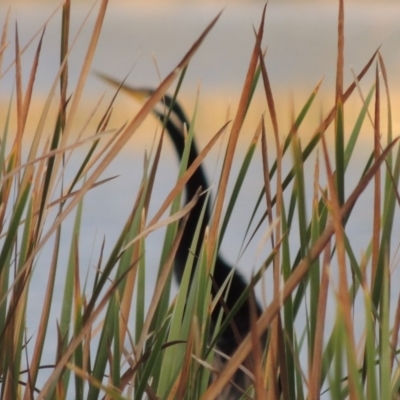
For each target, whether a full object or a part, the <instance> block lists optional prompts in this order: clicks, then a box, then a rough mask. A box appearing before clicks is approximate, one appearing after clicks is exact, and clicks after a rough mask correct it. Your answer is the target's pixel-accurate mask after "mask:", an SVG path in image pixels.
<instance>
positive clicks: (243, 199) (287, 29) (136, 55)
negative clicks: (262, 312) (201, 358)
mask: <svg viewBox="0 0 400 400" xmlns="http://www.w3.org/2000/svg"><path fill="white" fill-rule="evenodd" d="M223 6H224V5H223V4H222V3H218V4H210V3H205V4H203V3H183V4H175V5H173V4H170V3H160V4H157V6H154V5H153V6H150V5H146V4H140V6H135V5H133V4H132V3H128V2H115V3H114V2H110V6H109V12H108V14H107V17H106V20H105V23H104V29H103V33H102V36H101V38H100V43H99V46H98V51H97V53H96V57H95V60H94V64H93V70H97V71H101V72H105V73H107V74H109V75H112V76H115V77H116V78H118V79H123V78H124V77H125V75H126V74H127V73H128V72H129V70H130V69H131V68H132V67H133V69H132V72H131V73H130V76H129V78H128V81H129V82H130V83H131V84H136V85H150V86H155V85H156V84H157V82H159V77H158V73H160V75H161V76H162V77H164V76H165V75H166V74H167V73H168V72H170V71H171V70H172V69H173V68H174V66H175V65H176V64H177V62H178V61H179V60H180V58H181V57H182V56H183V55H184V54H185V52H186V51H187V50H188V49H189V47H190V46H191V44H192V43H193V42H194V41H195V40H196V38H197V37H198V35H199V34H200V33H201V32H202V30H203V29H204V28H205V26H206V25H207V24H208V23H209V22H210V21H211V20H212V18H213V17H214V16H215V15H216V14H217V13H218V12H219V11H220V10H221V9H222V8H223ZM262 7H263V5H262V4H260V3H258V2H255V3H252V4H247V3H246V4H236V3H232V4H229V5H228V6H227V7H226V8H225V9H224V11H223V14H222V16H221V19H220V21H219V22H218V23H217V25H216V27H215V28H214V29H213V31H212V32H211V33H210V35H209V37H208V38H207V39H206V41H205V42H204V45H203V46H202V48H201V49H200V50H199V52H198V54H196V56H195V57H194V59H193V61H192V62H191V65H190V68H189V69H188V72H187V75H186V77H185V82H184V86H183V88H182V99H183V102H184V104H185V106H186V109H187V111H188V114H189V115H191V114H192V112H193V104H194V102H195V96H196V92H197V89H198V86H199V83H200V98H199V115H198V124H196V126H198V127H199V129H198V130H196V131H197V138H198V140H199V142H200V144H201V145H203V144H204V143H205V142H206V141H207V138H208V137H210V134H211V133H214V132H216V131H217V130H218V129H219V127H220V126H221V125H222V124H223V122H224V120H225V112H226V108H227V107H228V104H231V108H232V110H233V112H234V110H235V106H236V104H237V102H238V99H239V95H240V90H241V88H242V85H243V81H244V77H245V74H246V69H247V66H248V62H249V58H250V54H251V51H252V46H253V43H254V33H253V26H256V27H258V25H259V21H260V17H261V12H262ZM6 9H7V7H6V6H5V4H1V3H0V18H1V17H2V16H4V15H5V13H6ZM53 9H54V4H53V2H51V3H50V2H42V3H37V4H32V3H27V4H19V5H16V6H15V7H13V8H12V14H11V15H12V20H11V21H12V22H14V21H15V19H17V21H18V29H19V34H20V36H21V44H22V45H23V44H24V43H26V41H27V40H28V39H29V38H30V37H31V36H32V35H33V33H34V32H36V31H37V30H39V28H40V26H41V24H42V23H43V22H44V21H45V20H46V18H47V17H48V16H49V15H50V14H51V12H52V10H53ZM88 10H89V6H88V5H87V4H79V5H74V6H73V18H72V21H73V27H72V32H73V35H74V34H75V33H76V32H77V30H78V27H79V25H80V24H81V23H82V21H83V19H84V18H85V15H86V13H87V12H88ZM94 15H95V13H93V14H92V16H90V17H89V22H88V23H87V25H86V26H85V27H84V29H83V31H82V36H81V37H80V38H79V40H78V42H77V44H76V47H75V49H74V50H73V52H72V55H71V59H70V63H69V65H70V74H71V76H70V88H73V87H74V83H76V81H77V78H78V76H79V68H80V66H81V64H82V59H83V57H84V54H85V51H86V46H87V41H88V35H89V34H90V32H91V26H92V22H93V19H94ZM59 19H60V13H58V14H57V15H56V16H55V17H54V18H53V19H52V20H51V21H50V22H49V24H48V27H47V29H46V34H45V39H44V43H43V51H42V53H43V55H42V60H41V65H40V68H39V72H38V78H37V83H36V91H35V93H34V96H35V95H36V96H38V97H39V98H42V97H44V96H45V95H46V93H47V92H48V90H49V88H50V86H51V84H52V80H53V79H54V77H55V74H56V72H57V68H58V47H59V33H58V27H59ZM336 20H337V6H336V4H331V3H322V2H321V3H312V2H301V1H298V2H296V3H294V2H293V3H287V2H278V1H271V2H270V4H269V5H268V9H267V18H266V27H265V36H264V46H266V47H268V50H267V57H266V60H267V67H268V69H269V73H270V80H271V84H272V87H273V89H274V93H275V95H276V97H277V99H278V106H279V110H280V114H279V118H280V121H282V125H281V126H285V124H286V125H287V124H288V120H289V117H290V112H289V110H290V101H289V100H290V98H291V96H292V95H293V98H294V104H295V106H296V105H297V108H296V110H297V111H298V110H299V107H300V105H301V104H303V102H304V101H305V99H306V97H307V95H308V93H310V92H311V91H312V89H313V87H314V86H315V84H316V83H317V82H318V81H319V79H320V78H321V77H323V76H324V83H323V86H322V89H321V96H320V98H319V100H317V101H316V103H317V104H318V106H316V108H315V110H314V114H315V119H314V120H313V119H311V120H310V121H309V124H310V125H309V126H310V127H311V126H315V122H316V121H317V120H318V118H319V115H320V113H321V108H322V112H323V113H326V111H327V110H328V109H329V108H330V107H331V105H332V101H331V100H333V90H334V79H335V68H336V41H337V39H336V35H337V28H336V23H337V22H336ZM399 20H400V5H399V4H398V3H397V2H389V3H387V4H386V3H379V5H378V4H373V3H368V5H365V4H364V3H360V4H356V3H351V4H349V5H348V6H347V7H346V53H345V70H346V75H345V82H346V85H347V84H349V83H350V81H351V77H352V75H351V71H350V67H352V68H354V70H355V71H356V72H359V71H360V69H361V68H362V67H363V66H364V65H365V63H366V62H367V61H368V59H369V58H370V57H371V55H372V54H373V52H374V51H375V50H376V49H377V48H378V47H379V46H381V52H382V56H383V58H384V60H385V63H386V66H387V70H388V74H389V82H390V86H391V92H392V95H393V102H394V104H399V101H398V95H399V94H400V74H399V72H398V71H399V67H400V42H399V37H400V24H399V23H398V21H399ZM11 26H13V24H11ZM11 30H13V29H11ZM11 37H13V34H10V38H11ZM10 40H11V46H10V48H11V49H12V48H13V44H12V40H13V39H10ZM12 53H13V52H12V51H8V52H7V55H6V60H5V62H4V66H5V67H6V66H7V65H8V64H9V62H10V61H11V60H12V58H13V57H12ZM33 53H34V46H33V47H32V49H31V48H29V49H28V51H27V52H26V54H25V56H24V57H23V73H24V82H26V81H27V79H28V71H29V69H30V65H31V60H32V54H33ZM154 60H156V64H157V68H156V67H155V61H154ZM157 69H158V71H159V72H158V71H157ZM13 74H14V72H13V71H12V70H11V71H10V72H8V73H7V74H6V75H5V76H4V77H3V78H2V80H1V81H0V84H1V86H0V90H1V92H0V94H1V96H0V99H1V100H6V101H7V100H8V99H9V96H10V95H9V93H10V90H11V89H12V87H13V82H14V75H13ZM373 82H374V71H371V73H370V74H369V75H368V76H367V78H366V80H365V83H364V82H363V83H362V85H361V86H362V88H363V90H364V91H365V92H366V90H368V89H369V88H370V87H371V85H372V84H373ZM71 90H72V89H71ZM104 93H105V97H106V98H107V99H108V101H109V99H111V97H112V95H113V91H112V90H111V89H110V88H109V87H107V86H106V85H105V84H103V83H102V82H101V81H99V79H98V78H96V77H95V76H94V75H91V77H90V78H89V80H88V85H87V92H86V94H85V99H86V100H85V103H84V104H83V105H82V108H83V109H84V110H86V109H85V108H84V107H85V106H86V105H90V104H92V102H94V99H96V98H98V96H100V95H103V94H104ZM261 94H262V91H260V93H259V94H258V96H260V99H262V97H261ZM117 104H119V105H120V106H121V108H122V111H120V113H119V114H117V115H119V117H120V118H121V120H120V121H116V120H114V121H113V122H114V124H115V126H118V124H121V123H122V122H123V121H125V120H127V119H129V118H130V117H131V114H130V113H131V112H133V111H130V110H131V107H132V110H134V109H135V105H134V104H133V103H131V101H130V100H128V99H127V98H124V97H123V96H122V99H120V102H119V103H117ZM351 104H353V106H354V110H355V111H357V110H359V107H360V105H361V101H360V100H359V99H358V98H357V97H355V99H354V100H353V103H351ZM257 107H259V109H258V108H257ZM255 108H256V111H254V120H250V121H248V125H246V127H247V128H246V129H245V130H244V132H243V143H244V145H243V146H240V148H239V150H238V155H237V160H236V163H235V165H234V169H233V170H232V177H233V179H232V180H231V184H232V183H233V182H234V178H235V177H236V174H237V172H238V168H239V167H240V164H241V162H242V159H243V156H244V150H245V149H246V148H247V145H248V143H249V140H250V137H251V136H252V135H253V133H254V130H255V128H256V124H257V121H258V118H259V116H260V115H261V113H262V112H263V111H264V110H265V109H266V105H265V102H262V101H260V103H259V104H258V105H256V106H255ZM255 118H257V120H256V119H255ZM348 118H349V120H350V121H351V120H352V119H354V116H352V115H348ZM383 125H385V121H383ZM149 126H150V127H151V131H150V134H149V133H148V132H147V131H143V132H142V133H141V134H140V138H139V139H138V140H137V141H131V143H130V145H129V146H128V147H127V148H126V149H124V151H123V152H122V153H121V154H120V156H119V157H118V158H117V159H116V160H115V162H114V163H113V164H112V165H111V166H110V168H109V169H108V170H107V171H106V173H105V174H104V177H109V176H114V175H118V178H116V179H115V180H113V181H112V182H109V183H108V184H107V185H106V186H104V187H100V188H97V189H94V190H93V191H92V192H91V193H89V194H88V196H87V197H86V200H85V207H84V219H83V224H82V236H81V266H82V268H83V269H84V270H90V271H91V273H93V270H92V268H93V266H94V265H95V264H96V262H97V257H98V253H99V249H100V246H101V243H102V240H103V238H104V237H106V252H108V251H109V250H110V249H111V246H112V244H113V241H114V240H115V238H116V237H117V235H118V233H119V232H120V229H121V228H122V226H123V223H124V222H125V220H126V218H127V215H128V213H129V211H130V210H131V207H132V203H133V201H134V199H135V195H136V193H137V190H138V187H139V184H140V179H141V176H142V165H143V157H144V151H145V150H146V149H147V150H148V149H149V148H150V146H151V140H152V138H153V136H154V132H155V130H156V122H155V121H150V125H149ZM349 126H350V127H351V124H349ZM394 127H395V129H397V131H396V132H395V134H398V127H399V117H398V116H397V115H395V116H394ZM372 132H373V131H372V129H371V127H370V126H368V125H366V130H365V137H363V140H364V142H365V147H363V148H361V149H358V150H357V154H356V161H355V162H354V163H353V164H352V166H351V167H352V168H353V174H351V175H350V176H349V181H348V182H347V185H348V188H349V191H350V190H351V188H353V187H354V184H355V182H357V179H358V177H359V174H360V173H361V171H362V169H363V167H364V165H365V162H366V160H367V158H368V156H369V154H370V151H371V149H372V147H371V140H372ZM286 133H287V131H285V130H284V129H282V135H284V134H286ZM308 133H309V132H307V131H305V132H304V134H305V135H307V134H308ZM225 143H226V138H225V140H224V141H223V144H225ZM223 148H224V147H222V149H223ZM222 154H223V153H220V152H219V148H218V147H217V148H216V150H215V151H214V152H213V153H212V154H211V155H210V157H208V158H207V161H206V163H205V164H206V169H207V173H208V176H209V178H210V181H211V182H212V183H214V184H215V185H216V183H217V182H218V176H219V171H220V167H221V162H222V158H223V156H222ZM75 157H76V159H72V160H71V162H70V166H71V168H70V170H69V169H67V173H66V176H67V177H71V176H72V174H73V171H74V165H76V164H77V163H78V162H79V161H78V160H80V159H81V157H82V154H81V153H79V152H78V153H77V154H76V156H75ZM288 160H290V158H288ZM176 167H177V162H176V160H175V154H174V153H173V152H172V151H171V146H170V144H169V143H168V142H167V143H166V146H165V151H164V154H163V156H162V159H161V165H160V168H159V174H158V176H157V180H156V183H155V188H154V196H153V199H154V201H153V202H152V205H151V209H150V211H149V215H150V216H151V215H152V214H154V212H155V211H156V210H157V209H158V207H159V206H160V204H161V201H162V200H163V199H164V198H165V196H166V195H167V193H168V192H169V190H171V188H172V187H173V185H174V181H175V176H176V171H177V169H176ZM306 168H307V169H306V170H307V171H308V173H309V175H308V176H307V177H306V178H307V180H308V183H309V185H310V186H309V187H310V192H309V193H308V196H309V199H311V194H312V177H313V168H314V159H313V160H312V161H311V162H309V163H308V164H307V165H306ZM322 171H323V168H321V174H324V172H322ZM262 182H263V177H262V169H261V160H260V157H258V155H257V157H256V160H255V162H254V163H253V165H252V167H251V169H250V171H249V179H247V181H246V183H245V187H244V189H243V193H242V195H241V196H240V198H239V200H238V204H237V207H236V210H237V211H236V212H235V214H234V216H233V218H232V221H231V224H230V226H229V229H228V232H227V235H226V238H225V240H224V243H223V245H222V252H223V254H225V255H226V258H227V259H228V260H229V261H231V262H232V263H237V264H238V267H239V269H240V270H241V271H243V273H244V274H245V275H246V276H250V275H251V273H252V272H253V271H254V269H255V268H257V266H259V264H260V262H261V260H262V259H263V256H265V255H266V254H268V252H267V250H268V249H265V250H264V251H262V252H261V254H260V255H259V256H258V258H257V257H256V256H255V255H256V254H257V251H258V250H257V248H258V244H259V243H260V240H261V237H262V234H263V233H264V232H265V231H266V230H267V226H265V227H264V228H263V229H262V232H261V233H260V235H259V236H258V237H256V238H255V240H254V241H253V242H252V244H251V245H250V246H249V248H248V250H247V251H246V252H245V253H244V254H243V255H242V256H241V257H240V259H239V251H238V249H240V248H241V246H242V243H243V238H244V235H245V231H246V228H247V223H248V221H249V219H250V216H251V213H252V210H253V208H254V205H255V202H256V199H257V197H258V195H259V193H260V190H261V188H262ZM214 193H215V191H214ZM359 204H360V205H359V206H358V207H357V208H356V210H355V213H354V215H353V216H352V218H351V220H350V221H349V225H348V234H349V236H350V237H351V238H353V243H354V250H355V252H356V253H355V254H356V256H357V257H359V256H360V254H361V253H362V251H365V250H366V248H367V246H368V244H369V240H370V232H371V225H372V217H371V210H372V203H371V191H367V192H366V193H365V195H363V196H362V197H361V198H360V203H359ZM72 223H73V221H72V218H71V219H70V220H69V221H67V223H66V227H65V230H64V235H65V239H64V243H65V247H64V248H63V249H62V254H63V256H64V257H65V260H67V257H68V249H69V240H70V235H69V233H68V230H69V228H70V227H71V226H72ZM399 227H400V225H399V224H397V226H396V227H395V232H396V233H397V234H400V232H399ZM292 229H293V230H295V229H296V226H293V227H292ZM398 237H399V236H398ZM162 240H163V231H157V232H155V233H154V234H152V235H150V237H149V240H148V242H147V255H146V258H147V265H148V266H149V271H148V287H149V288H148V294H149V298H150V297H151V290H152V287H153V286H152V284H153V278H154V275H155V271H156V270H157V268H158V260H159V252H160V250H161V246H162ZM397 245H398V240H397V241H396V243H395V246H397ZM49 257H50V252H49V249H44V251H43V253H42V257H41V259H40V262H39V263H38V265H37V267H36V271H35V277H34V280H35V285H34V287H35V289H36V288H37V291H36V290H35V291H33V292H32V296H33V297H34V301H33V302H32V303H30V305H29V307H30V312H29V320H28V325H29V328H28V329H29V332H28V333H29V334H28V336H29V335H31V334H34V333H35V332H36V329H37V316H38V315H39V312H40V310H41V302H42V299H43V284H42V282H46V280H47V274H48V259H49ZM63 279H64V276H63V273H62V272H61V273H60V274H59V276H58V283H57V285H58V286H57V288H59V291H57V292H56V301H55V306H54V310H53V313H54V320H55V319H56V318H58V317H59V309H58V304H59V303H57V301H60V299H61V293H62V287H63V285H62V284H63ZM397 295H398V292H396V293H394V294H393V296H394V297H393V299H394V300H397ZM54 343H55V342H54ZM50 347H51V346H49V353H48V354H47V355H46V356H48V357H49V360H48V361H49V362H51V361H52V360H53V356H54V349H51V348H50Z"/></svg>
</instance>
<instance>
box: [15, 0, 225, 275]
mask: <svg viewBox="0 0 400 400" xmlns="http://www.w3.org/2000/svg"><path fill="white" fill-rule="evenodd" d="M106 4H107V1H106V0H103V1H102V3H101V7H100V10H99V14H98V17H97V20H96V24H95V26H96V27H97V28H96V29H95V30H94V33H93V34H94V35H97V36H98V35H99V26H101V24H102V21H103V19H104V13H105V7H106ZM220 15H221V13H219V14H218V15H217V16H216V17H215V18H214V19H213V21H212V22H211V23H210V24H209V25H208V26H207V28H206V29H205V30H204V32H203V33H202V34H201V35H200V37H199V39H198V40H197V41H196V42H195V43H194V44H193V46H192V47H191V48H190V50H189V51H188V52H187V53H186V55H185V56H184V57H183V59H182V60H181V62H180V63H179V64H178V65H177V67H176V68H175V69H174V71H172V72H171V73H170V74H169V75H167V77H166V78H165V79H164V80H163V82H161V84H160V85H159V86H158V88H157V90H155V91H154V93H153V94H152V95H151V96H150V97H149V99H148V100H147V101H146V103H145V104H144V105H143V107H142V109H141V110H140V111H139V112H138V114H137V115H136V116H135V117H134V119H133V120H132V121H131V122H130V123H129V124H128V126H127V127H126V128H125V129H124V130H123V131H122V133H121V134H120V137H119V138H118V139H116V142H115V143H114V144H113V146H111V148H109V149H108V152H107V153H106V154H105V156H104V159H103V160H102V162H101V163H100V165H98V166H97V168H96V169H95V170H94V171H93V173H92V174H91V175H90V176H89V177H88V178H87V180H86V182H85V183H84V184H83V185H82V187H81V189H80V190H79V191H78V192H77V194H76V196H75V197H74V198H73V199H71V202H70V203H69V204H68V205H67V206H66V207H65V208H64V210H63V211H62V212H61V213H60V214H59V216H58V218H57V220H56V221H55V222H54V223H53V225H52V226H51V227H50V228H49V230H48V231H47V232H46V233H45V234H44V235H43V238H42V240H41V241H40V242H39V243H38V244H37V246H36V247H35V250H34V251H33V252H32V254H31V255H30V257H29V258H28V260H27V262H26V264H25V266H24V268H22V270H21V272H20V273H19V275H18V276H17V277H16V279H15V281H17V280H19V279H20V276H21V273H22V272H23V271H24V270H25V269H26V268H27V265H29V263H30V262H31V261H32V260H33V258H34V257H35V256H36V255H37V253H38V252H39V251H40V250H41V249H42V247H43V246H44V244H45V243H47V241H48V240H49V239H50V237H51V236H52V234H53V233H54V232H55V231H56V229H57V228H58V227H59V226H60V225H61V223H62V222H63V221H64V219H65V218H66V217H67V215H69V214H70V213H71V211H72V210H73V209H74V208H75V207H76V205H77V204H78V203H79V201H81V199H82V198H83V196H84V195H85V193H86V192H87V191H88V190H89V188H90V187H91V186H92V185H93V184H94V183H95V182H96V180H97V179H98V177H99V176H100V175H101V174H102V172H103V171H104V170H105V169H106V167H107V166H108V165H109V163H110V162H111V161H112V160H113V159H114V158H115V157H116V156H117V154H118V153H119V152H120V151H121V149H122V148H123V147H124V146H125V144H126V143H127V142H128V140H129V138H130V137H131V136H132V135H133V134H134V132H136V130H137V129H138V127H139V126H140V125H141V123H142V122H143V121H144V119H145V118H146V117H147V115H148V114H150V113H151V111H152V110H153V108H154V107H155V106H156V104H157V103H158V102H159V101H160V100H161V99H162V97H163V96H164V94H165V93H166V91H167V90H168V88H169V87H170V85H171V84H172V83H173V82H174V80H175V79H176V77H177V76H178V75H179V73H180V72H181V71H182V69H183V68H184V67H185V66H186V65H187V64H188V63H189V61H190V60H191V58H192V57H193V55H194V54H195V52H196V51H197V49H198V48H199V47H200V45H201V43H202V42H203V40H204V39H205V37H206V36H207V34H208V33H209V31H210V30H211V29H212V27H213V26H214V25H215V23H216V22H217V20H218V18H219V16H220ZM97 39H98V38H92V40H91V43H92V45H93V44H95V43H97ZM88 59H89V58H87V59H86V60H88ZM69 118H71V112H70V116H69ZM67 126H68V124H67ZM67 126H66V128H65V130H67V129H68V128H67ZM64 134H65V133H64ZM63 137H66V136H63ZM167 207H168V205H167ZM153 220H154V219H153ZM154 222H155V221H153V223H154Z"/></svg>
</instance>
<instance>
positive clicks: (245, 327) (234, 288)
mask: <svg viewBox="0 0 400 400" xmlns="http://www.w3.org/2000/svg"><path fill="white" fill-rule="evenodd" d="M101 77H102V78H103V79H105V80H107V81H108V82H110V83H113V84H115V83H116V81H114V80H113V79H112V78H109V77H106V76H104V75H101ZM122 89H123V90H125V91H127V92H128V93H129V94H131V95H133V96H134V97H138V98H143V97H146V96H150V95H151V94H152V93H153V90H152V89H148V88H132V87H128V86H126V85H123V86H122ZM161 103H162V105H163V106H164V107H161V110H159V109H157V108H156V109H154V110H153V113H154V114H155V115H156V116H157V117H158V118H159V120H160V121H161V123H162V124H163V125H164V126H165V129H166V131H167V133H168V135H169V137H170V138H171V140H172V143H173V145H174V148H175V150H176V153H177V155H178V158H179V160H181V159H182V156H183V152H184V149H185V135H184V126H185V125H186V128H187V130H188V131H189V129H190V124H189V120H188V118H187V117H186V115H185V113H184V111H183V109H182V107H181V106H180V104H179V103H178V102H177V101H173V99H172V97H171V96H169V95H165V96H164V97H163V99H162V101H161ZM198 154H199V152H198V150H197V145H196V142H195V140H194V139H193V141H192V143H191V147H190V151H189V157H188V165H187V167H189V166H190V165H191V164H192V163H193V162H194V161H195V159H196V158H197V156H198ZM199 188H201V189H202V190H207V189H208V188H209V183H208V180H207V178H206V174H205V171H204V168H203V166H202V165H200V166H199V168H197V170H196V171H195V172H194V173H193V175H192V176H191V178H190V179H189V180H188V182H187V184H186V186H185V198H186V203H187V202H188V201H190V200H191V199H192V198H193V197H194V196H195V195H196V193H197V191H198V189H199ZM206 202H207V203H206ZM205 203H206V204H205ZM204 207H205V212H204V216H203V219H202V220H201V225H200V232H199V240H198V242H197V247H196V251H195V254H194V256H195V263H196V260H197V259H198V257H199V255H200V251H201V246H202V243H203V238H204V234H205V231H206V228H207V226H208V224H209V222H210V219H211V207H210V202H209V201H207V197H206V196H204V195H203V196H200V197H199V199H198V201H197V203H196V205H195V206H194V207H193V208H192V210H191V211H190V215H189V217H188V219H187V222H186V225H185V227H184V230H183V234H182V238H181V241H180V244H179V246H178V249H177V253H176V257H175V261H174V273H175V276H176V278H177V280H178V283H180V282H181V280H182V277H183V273H184V269H185V265H186V261H187V259H188V256H189V251H190V247H191V246H192V242H193V238H194V236H195V232H196V228H197V226H198V224H199V221H200V219H201V214H202V212H203V208H204ZM229 277H230V278H229ZM211 279H212V280H213V285H212V296H215V295H216V293H217V292H218V290H219V288H221V287H222V285H223V284H224V283H225V282H226V280H227V279H230V283H229V285H228V287H229V291H228V293H227V294H224V296H221V297H222V299H221V301H220V303H219V304H218V305H217V306H216V307H215V309H214V311H213V313H212V315H211V319H212V323H213V324H214V325H215V324H216V323H217V319H218V318H219V315H220V313H221V309H223V310H224V311H223V319H224V318H225V317H226V313H227V312H229V311H230V310H232V309H233V307H234V306H235V304H236V302H237V300H238V298H239V297H240V296H241V295H242V293H243V292H245V291H246V290H247V289H248V284H247V282H246V281H245V279H244V278H243V277H242V275H241V274H240V273H239V272H238V271H237V270H236V269H235V270H234V271H233V274H232V267H231V266H230V265H229V264H228V263H227V262H226V261H225V260H224V259H223V258H222V257H221V255H220V254H219V253H218V255H217V258H216V261H215V266H214V272H213V276H212V277H211ZM222 302H224V304H223V303H222ZM250 307H254V308H255V312H256V314H257V315H260V314H261V307H260V305H259V304H258V303H257V302H253V304H252V305H250V299H249V298H247V299H246V301H245V302H244V303H243V305H242V306H241V307H240V308H239V309H238V311H237V313H236V314H235V316H234V317H233V319H232V321H231V323H230V324H229V325H228V326H227V328H226V329H225V330H224V331H223V332H222V333H221V335H220V337H219V340H218V342H217V347H218V349H219V350H220V351H221V352H222V353H224V354H226V355H227V356H232V355H233V353H234V352H235V350H236V349H237V347H238V345H239V344H240V342H241V340H242V339H243V338H244V337H245V336H246V335H247V334H248V333H249V332H250V329H251V324H250V310H251V308H250ZM234 380H235V383H236V384H238V385H239V386H240V387H242V388H245V386H244V385H245V384H246V383H247V384H248V382H249V381H248V379H246V377H245V375H244V373H242V372H240V371H238V372H237V373H236V375H235V378H234ZM247 386H248V385H247ZM240 397H241V394H240V393H239V392H236V393H234V394H232V392H230V393H229V398H240Z"/></svg>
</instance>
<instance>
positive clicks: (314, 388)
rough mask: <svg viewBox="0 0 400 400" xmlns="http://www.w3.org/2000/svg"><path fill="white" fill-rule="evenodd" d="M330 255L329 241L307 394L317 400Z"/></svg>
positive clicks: (326, 249)
mask: <svg viewBox="0 0 400 400" xmlns="http://www.w3.org/2000/svg"><path fill="white" fill-rule="evenodd" d="M330 257H331V243H330V241H329V242H328V243H327V245H326V247H325V250H324V257H323V266H322V277H321V287H320V292H319V299H318V315H317V318H318V320H317V326H316V330H315V341H314V347H313V358H312V366H311V374H310V379H309V381H308V382H309V385H308V390H309V391H308V395H309V399H310V400H318V399H319V398H320V382H321V371H322V366H323V365H322V355H323V349H324V348H323V346H324V331H325V330H324V328H325V319H326V308H327V302H328V289H329V281H330V279H329V277H330V272H329V269H330Z"/></svg>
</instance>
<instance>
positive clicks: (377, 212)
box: [371, 64, 381, 290]
mask: <svg viewBox="0 0 400 400" xmlns="http://www.w3.org/2000/svg"><path fill="white" fill-rule="evenodd" d="M380 135H381V134H380V85H379V69H378V64H377V65H376V70H375V115H374V159H375V160H376V159H377V158H378V157H379V154H380V151H381V138H380ZM380 193H381V174H380V170H378V171H376V174H375V179H374V216H373V219H374V221H373V234H372V258H371V266H372V268H371V285H372V286H373V285H374V282H375V277H376V272H377V270H378V260H379V239H380V234H379V233H380V230H381V228H380V226H381V222H380V221H381V197H380ZM371 290H373V288H371Z"/></svg>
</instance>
